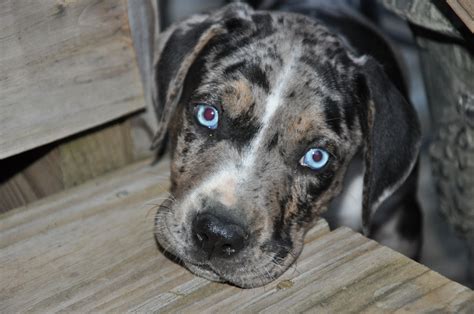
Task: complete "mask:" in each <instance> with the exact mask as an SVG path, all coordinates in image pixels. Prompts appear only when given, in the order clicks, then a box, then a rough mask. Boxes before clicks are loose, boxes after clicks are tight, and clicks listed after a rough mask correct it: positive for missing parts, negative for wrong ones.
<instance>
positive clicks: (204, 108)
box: [196, 104, 219, 130]
mask: <svg viewBox="0 0 474 314" xmlns="http://www.w3.org/2000/svg"><path fill="white" fill-rule="evenodd" d="M196 109H197V110H196V119H197V120H198V122H199V124H200V125H202V126H205V127H207V128H209V129H212V130H214V129H217V123H218V122H219V112H218V111H217V109H216V108H214V107H213V106H211V105H208V104H198V105H197V106H196Z"/></svg>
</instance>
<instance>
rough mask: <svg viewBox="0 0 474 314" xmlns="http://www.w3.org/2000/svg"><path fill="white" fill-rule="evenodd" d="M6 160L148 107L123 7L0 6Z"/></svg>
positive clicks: (92, 1) (93, 3) (72, 1)
mask: <svg viewBox="0 0 474 314" xmlns="http://www.w3.org/2000/svg"><path fill="white" fill-rule="evenodd" d="M0 46H1V47H2V49H1V50H0V159H3V158H6V157H8V156H12V155H14V154H17V153H19V152H23V151H25V150H28V149H31V148H34V147H37V146H40V145H43V144H46V143H50V142H52V141H55V140H57V139H60V138H64V137H66V136H68V135H71V134H75V133H77V132H79V131H82V130H86V129H89V128H91V127H94V126H97V125H100V124H103V123H104V122H107V121H111V120H113V119H116V118H118V117H121V116H124V115H126V114H129V113H130V112H134V111H136V110H139V109H142V108H144V100H143V91H142V87H141V85H140V77H139V73H138V69H137V66H136V62H135V56H134V52H133V46H132V42H131V38H130V30H129V27H128V19H127V2H126V1H125V0H120V1H116V0H104V1H99V0H81V1H77V0H68V1H65V0H60V1H58V0H44V1H27V0H19V1H1V2H0Z"/></svg>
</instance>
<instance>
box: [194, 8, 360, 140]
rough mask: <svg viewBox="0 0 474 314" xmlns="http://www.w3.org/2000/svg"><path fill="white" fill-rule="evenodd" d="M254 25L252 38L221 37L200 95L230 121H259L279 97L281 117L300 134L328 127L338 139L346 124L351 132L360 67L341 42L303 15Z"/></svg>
mask: <svg viewBox="0 0 474 314" xmlns="http://www.w3.org/2000/svg"><path fill="white" fill-rule="evenodd" d="M252 20H253V24H254V27H255V31H254V32H253V33H251V34H248V35H246V36H244V37H242V36H234V35H232V34H228V35H225V36H222V38H220V39H218V42H217V45H216V47H212V49H210V52H209V53H208V54H207V55H206V56H205V64H204V69H203V72H202V79H201V83H200V85H199V86H198V89H197V94H198V95H207V98H209V97H210V98H211V100H212V99H214V100H215V101H217V102H219V103H220V105H222V106H223V107H224V108H225V109H226V114H228V115H230V116H231V117H236V116H239V115H241V114H242V113H247V116H248V113H250V114H251V115H252V116H253V117H254V118H255V120H256V121H258V120H261V119H262V117H263V116H264V115H265V111H266V110H267V109H268V104H269V96H270V95H272V94H275V93H278V96H279V97H278V98H279V99H278V101H279V102H280V103H279V104H278V115H279V116H282V118H283V119H285V121H282V122H290V123H293V124H294V125H298V127H295V128H294V129H299V130H300V131H301V132H300V133H302V132H303V133H306V134H308V131H309V130H313V129H318V130H321V129H324V128H325V127H327V128H329V129H331V130H332V131H334V132H335V133H336V135H339V134H341V133H342V131H343V130H342V129H343V127H342V123H344V122H345V124H346V125H347V126H348V127H349V128H350V127H351V126H352V124H353V121H352V120H353V117H354V115H355V114H354V112H348V111H351V110H353V104H351V99H350V98H351V97H352V95H353V86H352V82H353V81H354V80H353V79H352V77H353V76H354V73H355V72H356V66H355V64H354V63H353V62H352V60H351V59H350V57H349V53H348V51H347V50H346V49H347V48H346V47H345V46H344V44H343V42H342V41H341V40H340V38H338V37H337V36H336V35H334V34H332V33H331V32H329V31H328V29H327V28H325V27H324V26H322V25H320V24H318V23H317V22H315V21H313V20H311V19H308V18H306V17H301V16H300V15H293V14H289V13H261V14H256V15H254V16H253V17H252ZM239 34H240V33H239ZM222 42H225V44H222ZM282 82H283V83H282ZM308 117H311V119H309V118H308ZM343 118H345V121H344V119H343ZM273 122H275V121H273ZM315 125H316V126H319V128H315ZM303 126H305V128H306V131H304V130H302V128H303Z"/></svg>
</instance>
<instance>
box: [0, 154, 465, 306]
mask: <svg viewBox="0 0 474 314" xmlns="http://www.w3.org/2000/svg"><path fill="white" fill-rule="evenodd" d="M168 167H169V163H168V162H161V163H160V164H158V165H157V166H156V167H150V166H149V165H148V161H145V162H142V163H138V164H135V165H132V166H129V167H127V168H125V169H122V170H120V171H118V172H116V173H113V174H110V175H106V176H104V177H102V178H100V179H96V180H93V181H91V182H88V183H86V184H84V185H82V186H79V187H75V188H72V189H70V190H68V191H65V192H62V193H60V194H57V195H55V196H52V197H49V198H46V199H43V200H41V201H39V202H37V203H35V204H31V205H29V206H27V207H25V208H22V209H17V210H13V211H10V212H8V213H6V214H3V215H2V216H0V277H1V278H2V286H0V312H5V313H11V312H24V311H32V312H55V311H66V312H74V311H76V312H98V311H99V312H107V311H108V312H125V311H138V312H153V311H159V312H163V313H166V312H181V313H196V312H216V313H224V312H226V313H227V312H243V313H254V312H272V313H274V312H305V311H310V312H322V313H340V312H368V313H373V312H376V313H380V312H387V311H390V312H429V311H441V312H456V313H472V312H473V310H474V292H473V291H471V290H470V289H468V288H466V287H463V286H462V285H460V284H457V283H455V282H451V281H450V280H448V279H447V278H445V277H443V276H441V275H439V274H437V273H435V272H433V271H431V270H429V269H428V268H426V267H425V266H422V265H420V264H417V263H415V262H413V261H411V260H410V259H408V258H406V257H404V256H402V255H400V254H398V253H396V252H394V251H392V250H390V249H388V248H386V247H382V246H380V245H378V244H377V243H375V242H374V241H371V240H369V239H367V238H365V237H363V236H361V235H360V234H356V233H354V232H352V231H351V230H349V229H347V228H341V229H337V230H335V231H333V232H329V230H328V227H327V224H326V223H325V222H324V221H323V220H320V221H319V222H318V223H317V225H316V226H315V227H314V228H313V229H312V230H311V231H310V232H309V233H308V235H307V237H306V239H305V242H306V244H305V248H304V250H303V252H302V254H301V256H300V257H299V259H298V261H297V263H296V264H295V265H294V266H293V267H292V268H291V269H290V270H289V271H287V272H286V273H285V274H284V275H283V276H282V277H281V278H279V279H277V280H276V281H274V282H272V283H270V284H269V285H267V286H265V287H261V288H256V289H246V290H243V289H239V288H236V287H233V286H229V285H226V284H220V283H214V282H209V281H207V280H205V279H202V278H198V277H195V276H193V275H192V274H191V273H189V272H188V271H186V270H185V269H184V268H182V267H181V266H179V265H177V264H175V263H173V262H172V261H170V260H168V259H167V258H165V257H164V256H163V255H162V254H161V253H160V252H159V251H158V250H157V248H156V243H155V241H154V238H153V217H154V214H155V211H156V209H157V206H158V204H159V203H160V202H161V201H162V200H163V199H164V198H165V197H167V192H166V191H167V189H168V187H169V182H168V176H167V173H168Z"/></svg>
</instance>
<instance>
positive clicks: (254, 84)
mask: <svg viewBox="0 0 474 314" xmlns="http://www.w3.org/2000/svg"><path fill="white" fill-rule="evenodd" d="M156 47H157V49H156V50H157V51H156V58H155V74H156V77H155V81H156V89H155V90H154V91H153V95H152V97H153V99H154V102H155V106H156V111H157V116H158V119H159V121H160V122H161V129H160V131H159V132H158V133H157V136H156V140H155V147H159V146H160V145H162V143H163V139H164V138H165V135H166V134H168V135H169V143H170V147H171V155H172V156H171V158H172V162H171V181H172V187H171V194H172V195H173V198H172V199H170V200H167V201H166V202H165V203H164V204H163V205H162V206H161V207H160V209H159V211H158V213H157V215H156V238H157V240H158V242H159V244H160V245H161V246H162V247H163V248H164V249H165V250H166V251H168V252H169V253H171V254H172V255H175V256H176V257H178V258H179V259H180V260H182V261H183V263H184V265H185V266H186V267H188V268H189V269H190V270H191V271H193V272H194V273H196V274H198V275H200V276H203V277H206V278H208V279H211V280H218V281H226V282H229V283H232V284H235V285H238V286H241V287H255V286H259V285H263V284H266V283H267V282H269V281H271V280H273V279H275V278H277V277H278V276H279V275H281V274H282V273H283V272H284V271H285V270H286V269H287V268H288V267H289V266H290V265H291V264H292V263H293V262H294V261H295V259H296V258H297V256H298V255H299V254H300V252H301V249H302V247H303V238H304V234H305V232H306V231H307V230H308V229H309V228H310V227H311V226H312V225H313V224H314V223H315V221H316V220H317V219H318V217H319V216H320V214H321V213H322V212H324V211H325V210H326V208H327V206H328V205H329V203H330V202H331V200H333V198H335V197H336V196H337V195H338V194H339V193H340V192H341V189H342V187H343V181H344V176H345V172H346V168H347V167H348V165H349V163H350V162H351V160H352V159H353V157H354V155H355V154H356V153H357V152H358V151H360V150H363V151H364V152H365V167H366V173H365V179H364V200H363V206H364V222H365V227H366V228H368V229H367V230H369V229H370V225H371V222H370V221H371V216H372V215H373V214H374V213H375V211H376V210H377V207H378V206H379V205H380V204H381V203H383V202H384V201H385V198H386V196H387V195H386V194H387V193H388V194H393V193H394V191H397V190H399V187H400V185H401V184H403V182H404V181H405V180H406V178H407V176H408V175H409V174H410V173H411V172H412V168H413V165H414V163H415V161H416V156H417V149H418V140H419V126H418V121H417V120H416V116H415V113H414V111H413V109H412V108H411V106H410V105H409V104H408V103H407V102H406V101H405V100H404V99H403V96H402V95H400V93H399V92H398V91H397V89H396V88H395V87H394V86H393V84H392V83H391V82H390V79H389V78H388V77H387V76H386V75H385V74H384V71H383V69H382V67H381V66H380V64H379V63H378V62H377V61H375V60H374V59H373V58H372V57H370V56H365V55H359V54H358V52H357V50H355V49H353V47H350V46H348V45H347V42H346V40H343V39H341V37H340V34H336V33H334V32H333V31H332V30H331V29H330V28H329V27H328V26H327V25H325V24H324V23H321V22H320V21H318V20H315V19H313V18H309V17H306V16H303V15H300V14H294V13H289V12H264V11H253V10H252V9H251V8H250V7H248V6H246V5H243V4H232V5H229V6H226V7H224V8H222V9H220V10H218V11H216V12H213V13H210V14H206V15H199V16H195V17H192V18H190V19H188V20H185V21H183V22H181V23H178V24H176V25H174V26H172V27H171V28H170V29H169V30H168V31H167V32H165V33H164V34H163V35H162V36H161V40H160V41H159V42H158V43H157V45H156ZM380 80H383V82H380ZM196 103H207V104H212V105H213V106H215V107H216V108H217V110H218V113H219V117H220V120H219V127H218V128H217V129H215V130H211V129H207V128H205V127H202V126H200V125H199V124H198V123H197V121H196V118H195V115H194V113H195V106H196ZM399 127H401V128H403V130H402V131H401V130H400V129H399ZM385 129H387V130H388V131H385ZM395 133H396V134H400V137H397V138H394V135H395ZM391 145H405V146H404V147H403V148H402V150H403V151H402V153H401V154H400V156H390V154H391V153H393V151H394V150H393V149H392V147H389V146H391ZM313 147H324V148H325V149H326V150H327V151H328V152H329V153H330V155H331V158H330V162H329V163H328V164H327V165H326V166H325V167H324V168H323V169H321V170H318V171H314V170H310V169H309V168H307V167H304V166H302V165H300V163H299V160H300V159H301V157H302V156H303V155H304V153H305V152H306V151H307V150H308V149H310V148H313ZM397 153H398V152H397ZM387 165H388V167H389V169H388V170H387V169H386V170H383V169H384V167H386V166H387ZM382 171H388V174H389V175H390V178H386V177H385V176H384V175H383V173H382ZM206 213H211V214H216V215H217V214H218V215H220V216H224V217H227V218H226V220H228V221H229V222H232V223H235V224H238V225H240V226H243V228H244V229H245V230H246V231H247V232H248V237H247V238H246V240H245V241H246V243H245V248H244V249H243V250H242V251H240V252H239V253H238V254H236V255H235V256H232V258H222V257H219V256H210V255H208V254H204V253H203V251H202V250H201V248H200V247H199V245H197V244H196V239H195V235H194V234H193V221H194V219H195V218H196V217H197V216H198V215H202V214H206Z"/></svg>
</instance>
